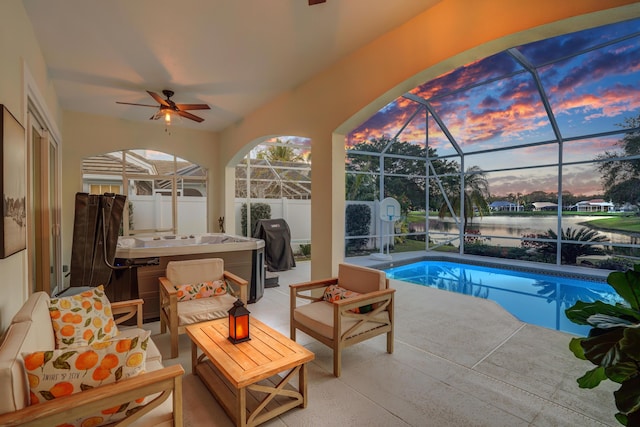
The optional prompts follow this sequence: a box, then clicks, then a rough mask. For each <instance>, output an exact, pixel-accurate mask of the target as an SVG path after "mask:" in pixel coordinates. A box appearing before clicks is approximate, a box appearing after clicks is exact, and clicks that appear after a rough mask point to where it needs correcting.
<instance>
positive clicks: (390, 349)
mask: <svg viewBox="0 0 640 427" xmlns="http://www.w3.org/2000/svg"><path fill="white" fill-rule="evenodd" d="M387 353H389V354H391V353H393V331H389V332H387Z"/></svg>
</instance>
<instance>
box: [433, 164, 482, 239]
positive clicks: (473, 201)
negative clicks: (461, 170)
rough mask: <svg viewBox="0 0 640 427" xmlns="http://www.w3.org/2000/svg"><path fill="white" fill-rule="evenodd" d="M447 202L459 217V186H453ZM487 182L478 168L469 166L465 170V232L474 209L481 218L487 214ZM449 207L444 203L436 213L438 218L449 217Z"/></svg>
mask: <svg viewBox="0 0 640 427" xmlns="http://www.w3.org/2000/svg"><path fill="white" fill-rule="evenodd" d="M448 198H449V201H450V202H451V207H452V208H453V212H454V213H455V214H456V215H457V216H458V217H459V216H460V185H459V184H455V185H454V188H452V189H451V191H450V194H449V195H448ZM488 199H489V182H488V181H487V177H486V174H485V173H484V172H483V171H482V169H480V167H479V166H471V167H470V168H469V169H467V172H466V173H465V177H464V228H463V230H464V231H465V232H466V231H467V224H468V222H469V219H471V221H473V214H474V208H476V209H478V213H479V214H480V216H482V214H483V213H487V212H489V203H488V202H487V200H488ZM450 214H451V212H450V211H449V206H448V205H447V203H446V202H444V203H442V205H441V206H440V210H439V211H438V217H439V218H440V219H442V218H444V217H445V216H447V215H450Z"/></svg>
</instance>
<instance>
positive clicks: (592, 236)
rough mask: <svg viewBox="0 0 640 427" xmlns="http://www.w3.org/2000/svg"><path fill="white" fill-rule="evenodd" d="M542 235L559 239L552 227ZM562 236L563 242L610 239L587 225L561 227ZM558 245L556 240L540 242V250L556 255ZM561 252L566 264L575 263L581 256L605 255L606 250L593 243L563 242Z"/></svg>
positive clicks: (604, 240)
mask: <svg viewBox="0 0 640 427" xmlns="http://www.w3.org/2000/svg"><path fill="white" fill-rule="evenodd" d="M540 237H544V238H547V239H550V240H556V241H557V239H558V235H557V234H556V233H555V232H554V231H553V230H551V229H549V230H547V232H546V233H545V234H542V235H540ZM560 238H561V240H562V241H563V242H566V241H567V240H570V241H575V242H587V243H600V242H608V241H609V239H608V238H607V237H606V236H604V235H602V234H598V232H597V231H595V230H589V229H588V228H586V227H580V228H578V229H573V228H571V227H567V230H566V231H565V230H562V229H561V230H560ZM557 247H558V246H557V243H556V242H544V243H541V244H540V246H539V250H540V252H542V253H545V254H548V255H550V256H552V257H555V256H556V250H557ZM560 253H561V255H562V260H563V261H564V262H565V263H566V264H575V263H576V262H577V260H578V257H579V256H582V255H604V254H605V251H604V250H603V249H602V248H600V247H598V246H595V245H592V244H582V243H562V245H561V247H560Z"/></svg>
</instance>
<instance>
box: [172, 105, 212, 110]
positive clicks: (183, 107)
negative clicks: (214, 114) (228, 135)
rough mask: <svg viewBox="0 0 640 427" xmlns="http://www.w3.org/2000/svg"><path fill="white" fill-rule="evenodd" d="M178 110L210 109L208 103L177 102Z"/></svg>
mask: <svg viewBox="0 0 640 427" xmlns="http://www.w3.org/2000/svg"><path fill="white" fill-rule="evenodd" d="M176 107H177V108H178V110H210V109H211V107H209V106H208V105H207V104H176Z"/></svg>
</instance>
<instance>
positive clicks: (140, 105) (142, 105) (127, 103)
mask: <svg viewBox="0 0 640 427" xmlns="http://www.w3.org/2000/svg"><path fill="white" fill-rule="evenodd" d="M116 104H124V105H137V106H139V107H153V108H158V106H157V105H149V104H135V103H133V102H120V101H116Z"/></svg>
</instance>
